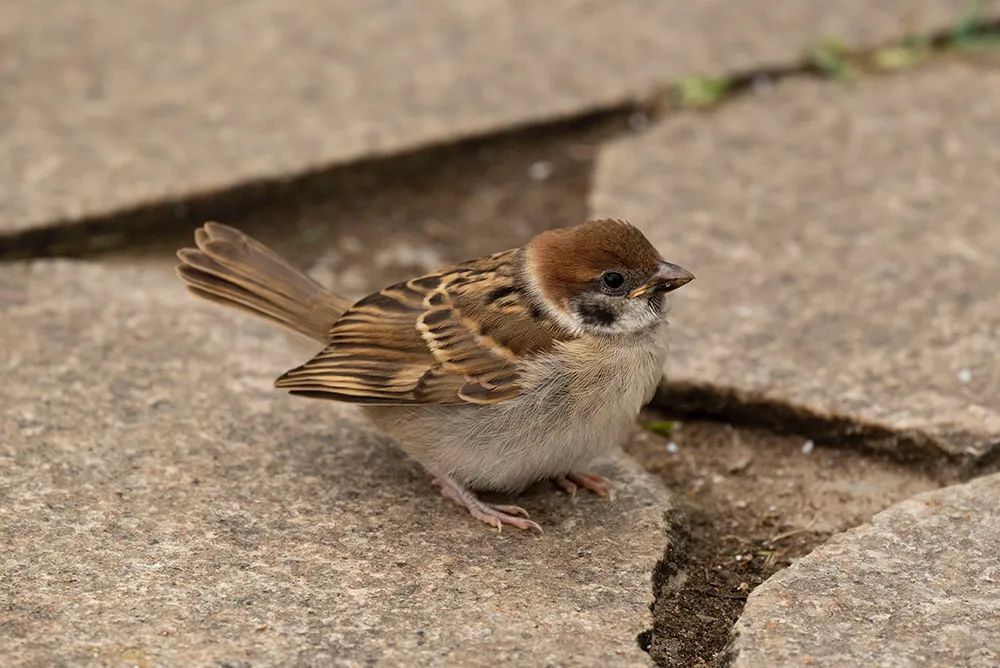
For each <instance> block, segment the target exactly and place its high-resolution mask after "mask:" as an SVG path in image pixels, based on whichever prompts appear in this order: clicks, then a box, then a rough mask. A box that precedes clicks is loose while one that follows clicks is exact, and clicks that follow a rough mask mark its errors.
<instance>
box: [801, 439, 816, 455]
mask: <svg viewBox="0 0 1000 668" xmlns="http://www.w3.org/2000/svg"><path fill="white" fill-rule="evenodd" d="M815 447H816V444H815V443H813V442H812V441H806V442H805V443H803V444H802V454H804V455H811V454H812V451H813V449H815Z"/></svg>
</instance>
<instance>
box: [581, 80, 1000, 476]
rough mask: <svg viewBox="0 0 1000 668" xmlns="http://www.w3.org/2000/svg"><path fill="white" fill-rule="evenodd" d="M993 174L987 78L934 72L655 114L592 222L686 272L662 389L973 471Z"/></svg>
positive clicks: (614, 174) (986, 442) (990, 418)
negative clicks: (623, 230) (608, 225)
mask: <svg viewBox="0 0 1000 668" xmlns="http://www.w3.org/2000/svg"><path fill="white" fill-rule="evenodd" d="M968 91H976V93H975V94H974V95H970V94H968ZM998 174H1000V67H998V66H997V63H996V62H994V63H993V65H992V66H991V65H990V64H989V63H979V65H978V66H977V65H973V64H964V63H960V62H945V63H943V64H940V63H939V64H936V65H934V66H928V67H927V68H926V69H923V70H919V71H911V72H907V73H906V74H905V76H898V77H869V78H865V79H863V80H861V81H860V82H859V83H857V84H856V85H854V86H851V87H845V86H843V85H840V84H837V83H832V82H831V83H826V82H822V81H816V80H798V81H791V82H788V83H783V84H780V85H778V86H777V87H776V88H775V89H772V90H763V91H760V92H759V93H757V94H751V95H748V96H747V97H745V98H742V99H738V100H735V101H733V102H732V103H730V104H727V105H725V107H724V108H722V109H720V110H718V111H717V112H715V113H710V114H694V113H692V114H683V115H680V116H677V117H674V118H672V119H668V120H667V121H665V122H663V123H662V124H661V125H660V126H658V127H656V128H654V129H653V130H652V131H651V132H650V133H649V134H648V135H646V136H642V137H638V138H636V139H630V140H627V141H623V142H620V143H617V144H615V145H612V146H611V147H609V148H608V149H607V150H605V151H604V152H603V153H602V154H601V156H600V159H599V166H598V174H597V176H596V186H595V192H594V193H593V196H592V209H593V210H594V211H595V212H596V214H597V215H611V216H616V217H622V218H627V219H630V220H632V221H633V222H635V223H636V224H638V225H639V226H640V227H642V228H643V229H645V230H646V231H647V232H648V233H649V236H650V237H651V239H652V241H653V242H654V243H655V244H656V245H657V246H658V247H659V248H660V249H661V250H662V252H663V253H664V254H665V256H666V257H667V258H669V259H671V260H673V261H675V262H678V263H680V264H682V265H684V266H685V267H688V268H689V269H691V270H692V271H693V272H694V274H695V275H696V276H697V277H698V280H696V281H694V282H693V283H692V284H691V285H689V286H686V287H685V288H684V289H683V290H681V291H680V292H679V293H678V296H677V297H676V298H675V300H674V303H675V311H674V321H675V327H674V342H675V345H674V350H673V353H672V355H671V366H670V369H669V377H670V379H671V380H672V381H673V382H674V383H675V384H676V386H677V387H683V386H685V385H691V384H693V385H696V386H707V387H710V388H715V390H716V391H717V392H719V393H721V394H726V393H727V392H730V391H732V392H733V393H734V394H735V396H736V401H737V403H738V402H743V401H751V400H758V399H764V400H774V401H776V402H785V403H787V404H791V405H793V406H797V407H799V408H801V409H803V410H805V411H808V412H810V413H814V414H819V415H821V416H830V415H833V416H848V417H849V418H851V419H852V420H854V421H855V422H856V423H861V425H862V426H864V425H869V426H871V425H874V426H877V427H883V428H888V429H891V430H893V431H895V432H896V433H897V434H900V435H902V437H903V439H902V440H901V441H899V442H898V443H911V444H912V443H914V442H924V443H929V444H931V445H934V446H938V447H940V448H943V449H944V450H945V451H946V452H948V453H950V454H952V455H956V456H960V457H969V458H974V457H978V456H981V455H984V454H985V453H987V452H988V451H990V450H991V449H992V450H994V451H995V450H996V449H997V447H998V446H1000V365H998V364H997V351H998V350H1000V291H998V289H997V286H1000V262H998V261H997V251H996V249H997V248H1000V225H998V224H997V211H1000V189H998V188H997V187H996V183H997V175H998ZM894 444H897V442H895V441H893V439H891V438H890V439H886V442H885V445H886V447H891V446H892V445H894Z"/></svg>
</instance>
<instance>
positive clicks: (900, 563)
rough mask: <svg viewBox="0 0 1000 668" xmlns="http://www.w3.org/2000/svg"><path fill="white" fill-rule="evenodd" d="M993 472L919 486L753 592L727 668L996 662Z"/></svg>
mask: <svg viewBox="0 0 1000 668" xmlns="http://www.w3.org/2000/svg"><path fill="white" fill-rule="evenodd" d="M997 545H1000V475H993V476H990V477H987V478H981V479H979V480H975V481H973V482H971V483H968V484H965V485H956V486H954V487H947V488H944V489H941V490H937V491H934V492H928V493H925V494H921V495H920V496H917V497H914V498H913V499H910V500H908V501H904V502H902V503H899V504H897V505H895V506H892V507H891V508H889V509H888V510H885V511H883V512H881V513H879V514H878V515H876V516H875V518H874V519H873V520H872V523H871V524H867V525H864V526H861V527H859V528H857V529H854V530H852V531H848V532H846V533H843V534H839V535H837V536H835V537H833V538H832V539H830V540H829V541H828V542H827V543H826V544H825V545H823V546H822V547H819V548H817V549H816V550H815V551H814V552H813V553H812V554H810V555H808V556H806V557H804V558H802V559H801V560H799V561H798V562H797V563H795V564H794V565H792V566H791V567H789V568H787V569H785V570H783V571H781V572H780V573H777V574H776V575H774V576H773V577H772V578H771V579H769V580H768V581H767V582H765V583H764V584H762V585H761V586H760V587H758V588H757V589H755V590H754V592H753V593H752V594H751V595H750V597H749V599H748V600H747V605H746V608H745V609H744V611H743V614H742V616H741V617H740V619H739V621H738V622H737V624H736V627H735V633H736V636H735V640H734V642H733V644H732V646H731V648H730V652H729V655H730V661H731V663H730V665H732V666H733V667H734V668H756V667H758V666H759V667H761V668H764V667H770V666H805V665H808V666H886V667H889V666H892V667H895V666H969V667H970V668H992V667H993V666H997V665H1000V562H998V561H997Z"/></svg>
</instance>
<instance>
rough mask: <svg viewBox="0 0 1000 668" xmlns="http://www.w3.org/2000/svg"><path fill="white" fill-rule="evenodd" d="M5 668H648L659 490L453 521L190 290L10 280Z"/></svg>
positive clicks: (229, 318)
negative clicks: (505, 523)
mask: <svg viewBox="0 0 1000 668" xmlns="http://www.w3.org/2000/svg"><path fill="white" fill-rule="evenodd" d="M0 314H2V318H3V323H4V326H3V327H2V328H0V349H2V350H3V351H4V354H3V356H2V357H0V373H2V377H3V378H4V380H5V382H4V383H3V384H0V545H3V549H2V550H0V664H3V665H5V666H15V665H16V666H52V665H73V666H81V665H115V666H117V665H139V666H154V665H157V666H158V665H173V666H181V665H189V666H190V665H199V666H205V665H213V666H215V665H228V666H245V665H252V666H255V667H256V666H277V665H283V666H287V665H347V666H361V665H375V664H377V665H407V666H411V665H432V664H433V665H440V664H450V665H484V666H485V665H496V663H498V662H500V663H502V662H509V663H516V664H525V665H527V664H530V665H643V664H645V663H646V662H647V658H646V655H645V654H643V653H642V652H641V651H640V650H639V648H638V644H637V643H636V641H635V636H636V634H637V633H639V632H640V631H642V630H644V629H646V628H648V627H649V625H650V623H651V622H650V613H649V608H648V606H649V603H650V601H651V598H652V594H651V583H650V573H651V572H652V568H653V565H654V563H655V562H656V560H657V559H658V558H659V557H660V556H661V555H662V551H663V549H664V546H665V543H666V535H665V531H664V524H663V522H664V520H663V513H664V511H665V509H666V508H667V507H668V503H669V502H668V499H667V497H666V494H665V492H664V490H663V489H662V487H661V486H660V484H659V483H658V482H657V481H656V480H655V479H654V478H652V477H651V476H650V475H648V474H646V473H644V472H642V471H641V470H639V468H638V467H637V465H635V464H634V463H631V462H630V461H629V460H626V459H624V457H623V458H622V459H620V460H619V461H618V462H617V463H614V462H612V463H609V467H608V468H605V472H606V473H608V474H609V475H610V477H611V478H612V479H613V480H614V481H615V483H616V487H617V489H618V498H617V499H616V500H615V501H614V502H610V503H609V502H607V501H602V500H599V499H596V498H593V497H587V496H583V495H580V496H579V497H578V498H576V499H575V500H571V499H570V498H568V497H566V496H565V495H563V494H561V493H559V492H556V491H554V489H552V488H550V487H549V486H548V485H541V486H539V487H538V488H537V489H534V490H529V492H528V493H526V494H525V495H524V496H522V497H521V498H519V502H520V503H522V504H523V505H524V506H525V507H526V508H527V509H529V511H531V513H532V516H533V518H534V519H536V520H537V521H539V522H540V523H541V524H542V525H543V526H544V527H545V529H546V533H545V534H544V535H542V536H538V535H534V534H523V533H520V532H517V531H510V530H506V531H504V532H503V533H502V534H499V535H498V534H497V533H495V532H493V531H491V530H490V529H489V528H488V527H486V526H485V525H480V524H479V523H477V522H474V521H472V520H471V519H470V518H469V517H468V515H467V514H466V513H465V512H464V511H463V510H460V509H458V508H457V507H455V506H453V505H451V504H450V503H449V502H446V501H444V500H443V499H441V498H440V497H439V496H438V493H437V492H436V491H435V490H433V489H432V488H431V486H430V482H429V480H428V477H427V476H426V474H425V473H424V472H423V471H422V470H421V469H420V468H419V467H418V466H417V465H416V464H414V463H412V462H409V461H407V460H406V459H405V458H404V456H403V455H401V454H400V453H399V452H397V451H396V450H395V449H393V448H392V447H391V445H390V443H389V442H387V440H386V439H385V438H384V437H382V436H380V435H379V434H378V433H377V432H375V431H374V430H373V429H372V428H371V427H369V426H367V425H366V424H365V423H363V422H362V421H361V418H360V415H359V414H358V413H356V412H355V411H354V410H353V409H351V408H349V407H343V406H339V405H338V404H334V403H332V402H320V401H310V400H304V399H296V398H293V397H289V396H286V395H284V394H283V393H281V392H278V391H276V390H273V389H272V387H271V383H272V380H273V378H274V377H275V375H276V374H278V373H280V372H281V371H282V370H283V369H285V368H286V367H287V366H288V365H290V364H292V363H294V362H295V361H296V360H297V359H300V357H299V356H298V354H296V353H295V352H294V350H292V349H290V348H289V346H287V344H286V341H285V338H284V335H282V334H281V333H280V332H278V331H276V330H274V329H272V328H270V327H269V326H268V325H266V324H262V323H261V324H258V323H256V322H254V321H253V320H252V319H249V318H246V317H244V316H242V315H241V314H236V313H230V312H229V311H226V310H224V309H221V308H218V307H215V306H214V305H209V304H202V303H201V302H199V301H197V300H195V299H194V298H192V297H190V296H189V295H187V294H186V292H185V291H184V290H183V288H182V287H181V284H180V282H179V281H178V280H176V279H175V278H174V277H173V275H172V273H171V272H170V271H169V269H167V268H166V267H164V266H162V265H160V264H155V265H148V266H147V265H145V264H139V265H136V266H128V265H126V264H124V263H113V262H107V263H104V264H95V263H89V262H73V261H42V262H37V263H32V264H6V265H3V266H2V267H0Z"/></svg>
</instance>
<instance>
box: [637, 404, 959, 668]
mask: <svg viewBox="0 0 1000 668" xmlns="http://www.w3.org/2000/svg"><path fill="white" fill-rule="evenodd" d="M642 421H643V422H645V423H649V422H654V423H655V422H659V425H658V426H659V427H660V428H661V430H663V431H669V433H667V434H665V435H658V434H654V433H650V432H648V431H646V430H643V431H641V432H640V433H637V434H636V436H635V438H634V439H632V441H631V443H630V444H629V445H628V446H627V449H628V451H629V453H630V454H631V455H632V456H634V457H636V458H637V459H638V460H639V461H640V462H642V463H643V465H645V466H646V468H647V469H649V470H650V471H652V472H653V473H655V474H657V475H659V476H660V477H661V478H662V479H663V480H664V483H665V484H666V485H667V486H668V488H669V489H670V490H671V491H672V492H673V494H674V496H675V499H676V500H677V502H678V507H679V513H680V514H679V515H678V517H677V518H675V519H676V520H677V521H676V522H675V525H676V529H677V530H678V531H679V532H680V533H679V535H675V536H674V537H673V540H672V541H671V547H669V548H668V552H667V554H666V556H665V558H664V560H663V561H662V562H661V564H660V565H659V566H658V568H657V571H656V573H654V593H655V594H656V600H655V603H654V605H653V620H654V627H653V629H652V630H651V631H650V632H649V633H647V634H644V635H643V636H641V637H640V642H641V643H643V645H644V646H645V647H646V649H647V650H648V651H649V653H650V655H651V656H652V658H653V659H654V660H655V661H656V662H657V664H659V665H663V666H700V665H703V666H714V665H719V663H718V662H719V661H721V659H720V657H721V652H722V651H723V650H724V649H725V647H726V645H727V643H728V642H729V639H730V632H731V629H732V626H733V623H734V622H735V621H736V619H737V618H738V617H739V615H740V613H741V612H742V610H743V606H744V603H745V601H746V597H747V594H749V593H750V592H751V591H753V589H754V588H755V587H756V586H758V585H759V584H760V583H761V582H763V581H764V580H766V579H767V578H768V577H770V576H771V575H773V574H774V573H775V572H777V571H779V570H781V569H782V568H785V567H786V566H788V565H789V564H790V563H791V562H792V561H793V560H794V559H797V558H799V557H801V556H803V555H805V554H807V553H808V552H810V551H811V550H812V549H813V548H814V547H816V546H817V545H819V544H820V543H822V542H823V541H824V540H826V538H827V537H829V536H830V535H831V534H833V533H836V532H839V531H843V530H845V529H848V528H850V527H852V526H857V525H858V524H861V523H863V522H865V521H867V520H868V519H870V518H871V516H872V515H873V514H875V513H876V512H878V511H879V510H882V509H883V508H885V507H886V506H888V505H890V504H892V503H894V502H896V501H899V500H901V499H904V498H907V497H910V496H913V495H914V494H918V493H920V492H922V491H925V490H928V489H933V488H935V487H937V486H939V485H940V484H942V483H944V482H946V481H945V480H943V479H938V478H935V477H934V476H932V475H931V474H930V472H927V471H922V470H919V469H918V468H915V467H913V466H906V465H902V464H899V463H896V462H892V461H889V460H886V459H882V458H875V457H871V456H867V455H864V454H861V453H859V452H857V451H854V450H850V449H846V448H843V449H839V448H829V447H819V446H814V445H813V444H811V443H810V442H809V441H807V440H806V439H803V438H800V437H795V436H779V435H776V434H772V433H770V432H766V431H762V430H751V429H734V428H732V427H730V426H728V425H724V424H718V423H697V422H693V423H684V424H683V425H681V424H679V423H669V424H668V423H666V422H664V421H662V418H661V417H659V416H657V415H656V414H654V413H652V412H650V413H647V414H645V415H643V416H642ZM670 425H676V426H675V428H674V429H673V430H670V429H669V427H670Z"/></svg>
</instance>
